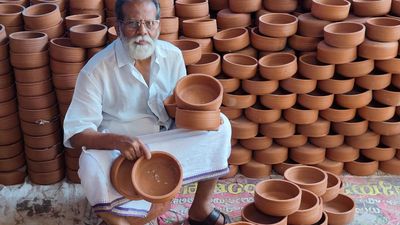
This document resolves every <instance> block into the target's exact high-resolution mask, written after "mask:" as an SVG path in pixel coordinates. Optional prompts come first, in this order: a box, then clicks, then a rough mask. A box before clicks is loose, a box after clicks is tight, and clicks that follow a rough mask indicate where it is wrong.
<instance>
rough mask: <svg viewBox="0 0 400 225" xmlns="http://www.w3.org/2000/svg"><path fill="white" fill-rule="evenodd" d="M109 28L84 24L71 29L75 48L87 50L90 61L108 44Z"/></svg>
mask: <svg viewBox="0 0 400 225" xmlns="http://www.w3.org/2000/svg"><path fill="white" fill-rule="evenodd" d="M107 30H108V28H107V26H105V25H103V24H100V23H91V22H90V23H83V24H78V25H74V26H72V27H70V28H69V38H70V40H71V43H72V45H73V46H76V47H80V48H85V49H87V54H88V56H87V58H88V59H90V58H91V57H93V55H95V54H96V53H97V52H99V51H100V50H102V49H103V48H104V46H105V45H106V43H107Z"/></svg>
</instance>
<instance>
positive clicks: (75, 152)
mask: <svg viewBox="0 0 400 225" xmlns="http://www.w3.org/2000/svg"><path fill="white" fill-rule="evenodd" d="M64 149H65V155H66V156H68V157H74V158H79V156H80V155H81V152H82V149H80V148H64Z"/></svg>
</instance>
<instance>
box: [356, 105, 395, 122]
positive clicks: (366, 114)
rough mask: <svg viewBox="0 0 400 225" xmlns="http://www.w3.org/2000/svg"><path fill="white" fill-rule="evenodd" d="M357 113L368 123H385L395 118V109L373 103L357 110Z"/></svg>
mask: <svg viewBox="0 0 400 225" xmlns="http://www.w3.org/2000/svg"><path fill="white" fill-rule="evenodd" d="M357 113H358V115H360V116H361V117H362V118H364V119H366V120H368V121H374V122H383V121H385V120H388V119H390V118H392V117H393V116H394V114H395V107H394V106H387V105H384V104H380V103H378V102H375V101H372V102H370V103H369V104H368V105H366V106H364V107H362V108H359V109H357Z"/></svg>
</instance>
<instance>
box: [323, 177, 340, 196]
mask: <svg viewBox="0 0 400 225" xmlns="http://www.w3.org/2000/svg"><path fill="white" fill-rule="evenodd" d="M326 174H327V175H328V187H327V189H326V193H325V194H324V195H322V196H321V197H322V200H323V201H324V202H329V201H331V200H333V199H335V198H336V197H337V196H338V195H339V188H340V184H341V180H340V178H339V177H338V176H336V175H335V174H333V173H329V172H327V173H326Z"/></svg>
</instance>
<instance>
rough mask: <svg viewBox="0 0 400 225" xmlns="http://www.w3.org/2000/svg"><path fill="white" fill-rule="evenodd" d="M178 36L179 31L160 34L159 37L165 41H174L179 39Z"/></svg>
mask: <svg viewBox="0 0 400 225" xmlns="http://www.w3.org/2000/svg"><path fill="white" fill-rule="evenodd" d="M178 36H179V35H178V32H176V33H171V34H160V36H159V37H158V39H160V40H163V41H168V42H172V41H176V40H178Z"/></svg>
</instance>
